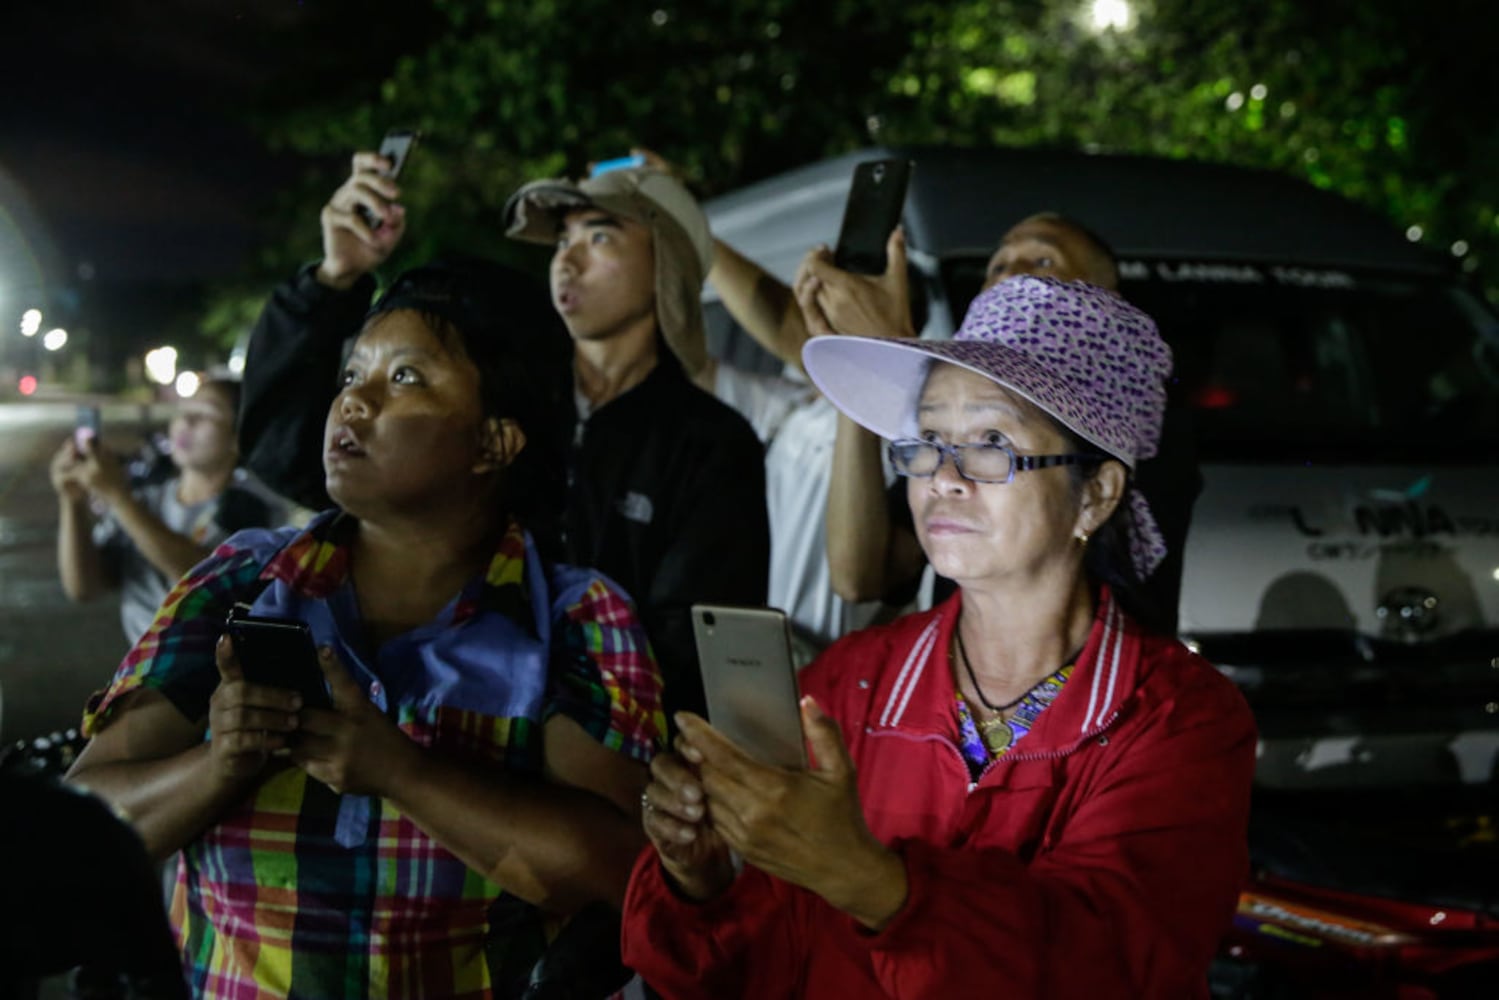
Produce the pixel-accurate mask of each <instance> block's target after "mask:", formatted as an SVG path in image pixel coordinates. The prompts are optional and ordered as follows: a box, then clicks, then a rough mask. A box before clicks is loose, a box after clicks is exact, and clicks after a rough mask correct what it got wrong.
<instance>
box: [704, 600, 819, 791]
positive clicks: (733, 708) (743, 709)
mask: <svg viewBox="0 0 1499 1000" xmlns="http://www.w3.org/2000/svg"><path fill="white" fill-rule="evenodd" d="M692 632H693V636H694V638H696V640H697V653H698V664H699V669H700V670H701V671H702V677H703V693H704V694H706V695H707V698H708V721H709V722H711V723H713V726H714V728H716V729H717V730H718V731H719V732H721V733H723V734H724V735H725V736H727V737H729V739H731V740H733V741H734V742H735V743H737V744H739V746H741V747H743V748H744V749H745V750H746V751H748V752H749V753H751V754H753V755H754V756H755V757H756V758H758V759H759V760H761V761H763V762H765V763H767V764H776V765H779V766H781V767H801V768H804V767H806V766H807V749H806V744H805V742H804V741H803V737H802V717H801V706H800V704H799V695H798V692H797V687H796V666H795V665H794V663H793V661H792V659H791V633H790V630H789V629H788V628H787V625H786V615H785V614H784V613H783V612H780V611H777V610H776V609H775V608H742V607H725V606H722V605H714V604H694V605H693V606H692Z"/></svg>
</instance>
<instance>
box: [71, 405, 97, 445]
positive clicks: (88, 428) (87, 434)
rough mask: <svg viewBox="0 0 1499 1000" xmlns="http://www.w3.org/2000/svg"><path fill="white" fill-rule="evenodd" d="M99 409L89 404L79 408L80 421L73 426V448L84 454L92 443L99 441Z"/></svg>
mask: <svg viewBox="0 0 1499 1000" xmlns="http://www.w3.org/2000/svg"><path fill="white" fill-rule="evenodd" d="M99 425H100V424H99V408H98V407H97V406H89V405H87V404H84V405H81V406H79V407H78V419H77V420H76V421H75V422H74V424H73V446H74V447H75V448H77V449H78V452H79V454H82V453H83V452H84V450H85V447H86V445H87V444H88V442H90V441H97V440H98V439H99Z"/></svg>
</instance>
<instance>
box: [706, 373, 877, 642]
mask: <svg viewBox="0 0 1499 1000" xmlns="http://www.w3.org/2000/svg"><path fill="white" fill-rule="evenodd" d="M713 391H714V394H715V395H717V396H718V398H719V399H721V400H723V401H724V402H725V403H727V404H729V405H730V406H732V407H734V409H736V410H738V411H739V412H740V413H741V414H743V415H744V418H745V419H746V420H748V421H749V422H750V425H751V426H752V427H754V429H755V433H756V434H758V435H759V436H760V440H762V441H764V442H765V505H766V510H767V512H768V513H769V515H770V605H771V607H775V608H780V609H781V610H783V611H785V612H786V614H787V616H788V617H789V618H790V619H791V620H792V622H794V623H795V624H796V626H797V627H798V629H799V630H800V631H801V632H803V633H806V634H808V637H809V638H811V639H812V640H813V641H814V642H815V643H816V644H818V645H827V644H828V643H829V642H832V641H833V640H834V639H837V638H838V637H839V636H841V635H843V634H844V633H845V632H849V631H852V630H854V629H857V628H862V627H864V626H865V625H867V624H869V622H870V621H871V620H873V618H874V616H875V615H876V614H877V613H878V612H879V610H880V605H879V603H878V602H869V603H862V604H850V603H848V602H846V601H844V600H843V599H842V598H840V597H839V596H838V595H837V594H835V593H833V585H832V580H831V576H830V574H829V572H828V551H827V544H828V537H827V510H828V485H829V483H830V482H831V481H832V472H833V441H834V439H835V437H836V435H837V433H838V411H837V409H836V408H834V406H833V404H832V403H829V402H828V401H827V399H826V398H824V397H823V396H822V395H821V394H820V393H819V392H818V391H817V390H816V388H815V387H813V386H812V385H811V384H809V383H808V382H806V381H803V380H796V379H791V378H787V377H784V376H779V375H757V374H753V373H750V372H745V371H741V370H739V369H737V368H733V367H730V366H729V365H727V364H723V363H720V364H719V366H718V374H717V376H716V378H715V380H714V385H713ZM798 652H799V653H800V654H802V655H805V652H806V651H804V650H798ZM814 652H815V650H814Z"/></svg>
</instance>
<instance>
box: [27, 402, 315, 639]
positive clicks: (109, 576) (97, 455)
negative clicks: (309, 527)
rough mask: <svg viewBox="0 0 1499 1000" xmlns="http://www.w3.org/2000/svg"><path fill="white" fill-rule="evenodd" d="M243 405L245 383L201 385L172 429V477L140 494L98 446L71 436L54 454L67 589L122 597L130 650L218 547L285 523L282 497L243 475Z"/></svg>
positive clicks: (82, 595) (78, 597)
mask: <svg viewBox="0 0 1499 1000" xmlns="http://www.w3.org/2000/svg"><path fill="white" fill-rule="evenodd" d="M238 404H239V384H238V383H237V382H232V381H228V380H223V379H210V380H207V381H205V382H203V384H202V385H200V386H199V387H198V391H197V392H195V393H193V395H191V396H189V397H187V398H186V399H183V400H182V401H181V402H179V403H178V404H177V408H176V412H175V413H174V414H173V415H172V420H171V424H170V426H169V427H168V429H167V438H168V441H169V447H170V452H169V453H170V457H171V461H172V464H173V466H174V467H175V474H173V475H171V476H170V477H168V478H167V479H166V480H165V481H162V482H147V483H142V484H135V485H133V484H132V483H131V482H130V479H129V477H128V476H127V474H126V471H125V467H124V465H123V464H122V463H121V462H120V459H119V458H118V457H117V456H116V455H114V454H113V453H112V452H110V451H109V450H108V449H107V448H105V447H104V446H103V444H102V442H100V441H99V440H98V439H97V438H87V439H86V440H84V441H82V442H79V441H77V440H75V439H74V438H72V437H70V438H69V439H68V440H67V441H66V442H64V443H63V445H62V447H61V448H59V449H58V450H57V452H56V453H55V454H54V455H53V458H52V466H51V476H52V488H53V489H54V490H55V491H56V492H57V498H58V517H59V526H58V534H57V570H58V574H59V575H60V576H61V577H62V586H63V590H64V591H65V592H66V593H67V595H68V597H70V598H71V599H73V600H75V601H86V600H89V599H91V598H93V597H95V596H96V595H98V594H100V593H103V592H104V591H106V590H108V589H111V588H118V589H119V591H120V623H121V626H122V627H123V628H124V630H125V637H126V639H127V640H128V641H130V642H134V641H135V640H136V639H138V638H140V636H141V635H142V634H143V633H144V632H145V631H146V627H147V626H148V625H150V624H151V619H152V617H153V616H154V615H155V613H156V609H157V607H158V606H160V604H161V601H162V598H164V597H166V595H167V590H168V589H169V588H170V587H171V586H172V584H174V583H176V582H177V580H178V579H180V578H181V577H182V575H183V574H184V573H186V572H187V571H188V570H189V569H191V568H192V567H193V566H195V565H196V564H197V563H199V562H201V561H202V560H203V559H204V558H206V557H207V556H208V554H209V553H210V552H212V551H213V547H214V546H215V545H217V544H218V543H219V542H221V541H223V540H224V539H225V538H227V537H229V535H231V534H233V533H234V532H236V531H239V530H241V529H243V528H253V527H269V526H273V525H277V524H280V523H281V522H282V521H283V519H284V518H285V517H286V515H287V509H286V506H285V504H284V503H283V502H282V501H281V500H280V499H279V498H278V497H276V496H275V495H274V494H273V493H271V492H270V491H269V490H267V489H265V488H264V487H263V486H261V485H260V483H259V482H257V481H256V480H255V478H254V477H253V476H252V475H250V474H249V473H247V472H246V471H245V470H243V469H239V468H236V463H237V461H238V458H239V451H238V449H237V447H236V445H235V439H234V415H235V411H236V409H237V407H238ZM96 505H97V508H98V510H99V513H98V514H97V516H96V513H95V510H96Z"/></svg>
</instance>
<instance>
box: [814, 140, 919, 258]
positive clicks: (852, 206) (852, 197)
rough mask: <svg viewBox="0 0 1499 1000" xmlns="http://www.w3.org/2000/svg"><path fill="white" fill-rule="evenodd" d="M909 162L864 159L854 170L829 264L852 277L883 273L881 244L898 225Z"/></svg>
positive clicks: (882, 246)
mask: <svg viewBox="0 0 1499 1000" xmlns="http://www.w3.org/2000/svg"><path fill="white" fill-rule="evenodd" d="M912 167H913V164H912V163H911V161H910V160H866V161H865V162H863V163H861V164H859V165H858V166H857V167H855V168H854V177H853V182H852V183H851V184H850V185H849V188H848V201H847V202H845V203H844V205H843V225H842V227H840V229H839V231H838V246H837V247H836V248H835V249H834V250H833V263H834V264H837V265H838V266H839V267H841V268H842V269H843V270H845V271H852V272H853V273H855V274H884V273H885V242H886V241H887V240H889V239H890V234H891V233H892V232H894V231H895V227H896V226H898V225H900V217H901V212H902V210H903V209H904V208H905V204H906V186H907V185H908V184H909V183H910V181H911V170H912Z"/></svg>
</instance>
